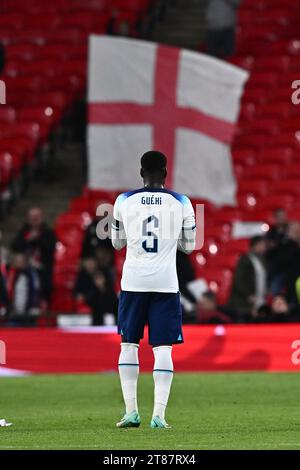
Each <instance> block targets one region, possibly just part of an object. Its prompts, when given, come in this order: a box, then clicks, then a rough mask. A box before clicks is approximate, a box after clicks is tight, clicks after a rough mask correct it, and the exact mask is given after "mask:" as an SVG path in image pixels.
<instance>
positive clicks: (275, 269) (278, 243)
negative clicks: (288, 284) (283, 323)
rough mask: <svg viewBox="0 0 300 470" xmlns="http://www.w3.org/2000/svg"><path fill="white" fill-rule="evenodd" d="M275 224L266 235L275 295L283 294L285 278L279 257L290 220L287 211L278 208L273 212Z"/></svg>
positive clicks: (271, 286)
mask: <svg viewBox="0 0 300 470" xmlns="http://www.w3.org/2000/svg"><path fill="white" fill-rule="evenodd" d="M273 220H274V222H273V224H272V225H271V227H270V229H269V231H268V232H267V234H266V238H267V242H268V251H267V255H266V259H267V265H268V277H269V283H270V291H271V293H272V294H273V295H280V294H282V290H283V287H284V276H283V273H281V272H280V267H279V265H278V264H279V256H280V251H281V247H282V246H283V245H284V244H285V241H286V237H287V230H288V218H287V213H286V211H285V209H283V208H278V209H276V210H275V211H274V212H273Z"/></svg>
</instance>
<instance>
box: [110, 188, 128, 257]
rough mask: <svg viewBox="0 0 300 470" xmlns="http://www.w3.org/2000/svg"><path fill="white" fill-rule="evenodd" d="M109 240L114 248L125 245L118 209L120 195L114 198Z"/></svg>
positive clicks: (120, 247) (120, 215) (122, 225)
mask: <svg viewBox="0 0 300 470" xmlns="http://www.w3.org/2000/svg"><path fill="white" fill-rule="evenodd" d="M111 242H112V245H113V247H114V248H115V249H116V250H121V249H122V248H124V246H126V243H127V240H126V233H125V230H124V224H123V220H122V214H121V211H120V196H119V197H118V198H117V199H116V202H115V205H114V213H113V221H112V224H111Z"/></svg>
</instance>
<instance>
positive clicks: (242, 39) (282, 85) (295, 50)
mask: <svg viewBox="0 0 300 470" xmlns="http://www.w3.org/2000/svg"><path fill="white" fill-rule="evenodd" d="M299 20H300V8H299V5H297V4H296V3H295V2H294V1H288V2H286V1H281V0H278V1H277V0H276V1H275V2H274V1H273V0H272V1H271V0H261V1H259V2H252V1H249V2H248V1H245V2H242V5H241V8H240V12H239V28H238V40H237V42H238V44H237V52H236V54H235V56H234V57H232V58H230V62H231V63H233V64H236V65H238V66H240V67H244V68H245V69H248V70H249V71H250V79H249V81H248V83H247V86H246V91H245V95H244V97H243V103H242V109H241V112H240V119H239V126H238V133H237V135H236V138H235V141H234V144H233V158H234V165H235V172H236V177H237V179H238V195H237V202H238V209H237V210H236V209H233V210H232V209H229V208H216V207H211V205H210V206H209V209H208V210H206V213H205V238H206V241H205V245H204V248H203V250H202V254H203V256H202V257H199V256H198V255H199V253H194V254H193V255H192V260H193V264H194V267H195V270H196V274H197V276H201V277H204V278H205V279H206V280H207V282H208V285H209V287H210V288H212V290H214V291H215V292H217V293H218V300H219V302H221V303H222V302H225V301H226V300H227V298H228V295H229V290H230V285H231V277H232V272H233V270H234V267H235V262H236V259H237V256H238V255H239V254H241V253H243V252H246V251H247V249H248V241H247V240H244V239H241V240H232V239H231V236H230V231H231V227H232V223H233V221H234V220H241V221H261V222H265V223H269V224H270V223H271V220H272V216H271V214H272V210H274V209H275V208H276V207H278V206H280V207H284V208H285V209H287V211H288V213H289V214H291V216H292V214H295V208H298V209H299V207H298V205H299V202H298V198H297V196H298V194H299V183H298V180H297V179H296V178H297V176H299V166H298V164H297V161H298V155H299V151H300V140H299V137H298V134H299V126H300V121H299V117H298V116H297V113H299V112H298V110H297V107H296V106H294V105H293V104H292V102H291V98H290V96H291V83H292V81H293V80H295V79H296V78H297V77H296V74H295V72H296V71H299V70H300V41H299ZM283 116H284V117H285V123H284V130H283V129H282V124H283V123H282V117H283ZM279 126H280V127H281V131H279ZM271 188H272V191H271ZM262 196H264V197H263V198H262ZM114 197H115V195H113V194H111V193H110V194H109V195H108V194H105V193H98V194H93V193H90V192H89V191H88V190H87V189H86V190H85V191H84V193H83V195H82V198H80V199H77V200H76V201H73V203H72V204H71V207H70V212H69V215H68V217H69V216H70V214H73V217H74V227H75V226H77V227H78V220H79V219H80V217H81V214H82V211H84V212H86V213H88V214H91V213H92V210H93V209H94V206H95V200H97V198H98V199H99V200H100V199H107V200H108V201H110V202H113V200H114ZM193 202H194V203H197V202H201V201H193ZM292 209H293V210H292ZM76 214H77V215H76ZM66 216H67V214H66ZM63 218H64V216H61V217H60V219H59V220H60V221H62V222H60V223H63ZM64 249H65V251H64V256H62V255H60V258H59V260H57V264H56V272H59V270H60V269H61V268H60V267H59V266H62V265H63V266H70V269H69V272H70V273H71V272H72V266H73V267H74V266H76V256H75V254H73V253H74V250H73V251H72V250H70V248H69V247H68V246H66V245H65V246H64ZM71 252H72V253H71ZM203 257H204V259H205V269H204V266H203V265H201V264H199V263H198V261H197V260H201V263H203ZM123 259H124V254H123V253H122V254H117V263H116V267H117V270H118V276H117V278H118V279H119V278H120V272H121V268H122V262H123ZM74 278H75V273H74ZM225 281H226V282H225ZM55 285H56V289H57V292H59V294H60V295H57V296H55V298H56V299H58V298H60V299H61V300H60V301H59V302H58V303H55V309H57V310H62V309H63V310H72V307H73V306H72V304H71V302H72V301H71V297H70V291H69V295H68V288H67V287H66V286H61V285H59V283H58V282H57V280H56V281H55ZM62 294H63V295H62Z"/></svg>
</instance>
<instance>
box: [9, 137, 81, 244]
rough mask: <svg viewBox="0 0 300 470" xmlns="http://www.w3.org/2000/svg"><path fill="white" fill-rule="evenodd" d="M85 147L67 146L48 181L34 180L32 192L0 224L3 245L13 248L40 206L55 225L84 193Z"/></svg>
mask: <svg viewBox="0 0 300 470" xmlns="http://www.w3.org/2000/svg"><path fill="white" fill-rule="evenodd" d="M83 150H84V149H83V145H82V144H80V143H77V142H76V143H73V142H72V143H67V144H65V146H64V148H63V149H62V150H60V151H58V154H57V156H56V158H55V159H54V163H53V166H52V168H51V169H50V170H49V171H50V174H49V173H48V175H47V177H46V178H42V179H38V178H36V179H34V180H32V182H31V184H30V186H29V189H28V191H27V192H26V193H25V194H24V195H23V196H22V197H21V198H20V200H19V201H18V204H16V205H15V206H14V208H13V210H12V211H11V213H10V214H9V216H8V217H6V218H5V220H4V221H2V222H1V224H0V230H1V232H2V242H3V244H4V245H5V246H9V244H10V242H11V240H12V239H13V237H14V236H15V233H16V231H17V230H18V229H19V228H20V227H21V225H22V224H23V222H24V220H25V217H26V213H27V211H28V209H29V208H30V207H32V206H37V205H38V206H39V207H41V208H42V209H43V211H44V213H45V218H46V220H47V222H48V223H49V224H50V225H52V226H53V222H54V220H55V219H56V218H57V216H58V215H59V214H61V213H62V212H65V211H66V210H67V208H68V205H69V202H70V201H71V200H72V199H73V198H74V197H76V196H78V195H79V194H80V193H81V192H82V187H83V185H84V184H85V180H84V171H83V166H82V158H81V157H82V153H83Z"/></svg>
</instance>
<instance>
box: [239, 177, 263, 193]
mask: <svg viewBox="0 0 300 470" xmlns="http://www.w3.org/2000/svg"><path fill="white" fill-rule="evenodd" d="M239 191H240V192H241V193H248V194H254V195H255V196H264V195H265V194H267V192H268V180H267V179H266V178H260V179H259V178H258V179H255V180H247V179H246V180H242V181H240V182H239Z"/></svg>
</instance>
